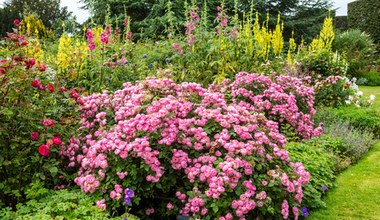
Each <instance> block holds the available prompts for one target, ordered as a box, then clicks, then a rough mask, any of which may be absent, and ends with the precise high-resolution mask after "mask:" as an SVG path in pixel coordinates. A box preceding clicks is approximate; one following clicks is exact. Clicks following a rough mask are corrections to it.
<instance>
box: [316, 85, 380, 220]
mask: <svg viewBox="0 0 380 220" xmlns="http://www.w3.org/2000/svg"><path fill="white" fill-rule="evenodd" d="M360 90H361V91H363V93H364V96H367V97H369V95H371V94H373V95H375V96H376V99H375V103H374V105H373V108H376V109H377V110H379V111H380V87H369V86H361V87H360ZM336 184H337V187H336V188H334V189H332V190H331V191H330V192H329V193H328V196H327V197H326V199H325V202H326V205H327V208H326V209H320V210H318V211H315V212H311V213H310V217H309V219H318V220H320V219H321V220H325V219H336V220H340V219H366V220H367V219H379V220H380V141H379V142H377V144H376V145H375V146H374V147H373V149H372V150H370V151H369V152H368V153H367V155H366V156H365V157H364V158H363V159H362V160H361V161H359V163H358V164H356V165H354V166H352V167H350V168H349V169H347V170H346V171H344V172H343V173H342V174H340V175H339V176H338V178H337V179H336Z"/></svg>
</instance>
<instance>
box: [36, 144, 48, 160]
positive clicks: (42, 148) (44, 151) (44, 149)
mask: <svg viewBox="0 0 380 220" xmlns="http://www.w3.org/2000/svg"><path fill="white" fill-rule="evenodd" d="M38 153H40V154H41V155H42V156H44V157H46V156H48V155H49V153H50V149H49V147H48V146H47V145H46V144H43V145H41V146H40V147H39V148H38Z"/></svg>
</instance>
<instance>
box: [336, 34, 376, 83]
mask: <svg viewBox="0 0 380 220" xmlns="http://www.w3.org/2000/svg"><path fill="white" fill-rule="evenodd" d="M333 49H334V51H338V52H339V53H341V54H345V58H346V59H347V62H348V69H347V74H348V75H349V76H351V77H357V78H358V77H362V76H361V75H362V74H361V73H362V72H363V71H364V69H365V68H366V67H367V66H369V65H371V64H372V62H373V61H374V54H375V52H376V46H375V45H374V43H373V40H372V39H371V37H370V36H369V35H368V34H366V33H364V32H361V31H360V30H358V29H351V30H348V31H346V32H343V33H340V34H338V35H336V37H335V39H334V42H333Z"/></svg>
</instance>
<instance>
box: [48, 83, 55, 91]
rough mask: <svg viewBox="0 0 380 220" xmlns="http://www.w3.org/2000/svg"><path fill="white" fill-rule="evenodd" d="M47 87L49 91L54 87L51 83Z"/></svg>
mask: <svg viewBox="0 0 380 220" xmlns="http://www.w3.org/2000/svg"><path fill="white" fill-rule="evenodd" d="M47 89H48V90H49V91H50V92H54V87H53V85H52V84H49V85H48V87H47Z"/></svg>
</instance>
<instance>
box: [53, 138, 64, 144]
mask: <svg viewBox="0 0 380 220" xmlns="http://www.w3.org/2000/svg"><path fill="white" fill-rule="evenodd" d="M52 140H53V144H54V145H58V146H59V145H61V144H62V141H61V138H59V137H53V139H52Z"/></svg>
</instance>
